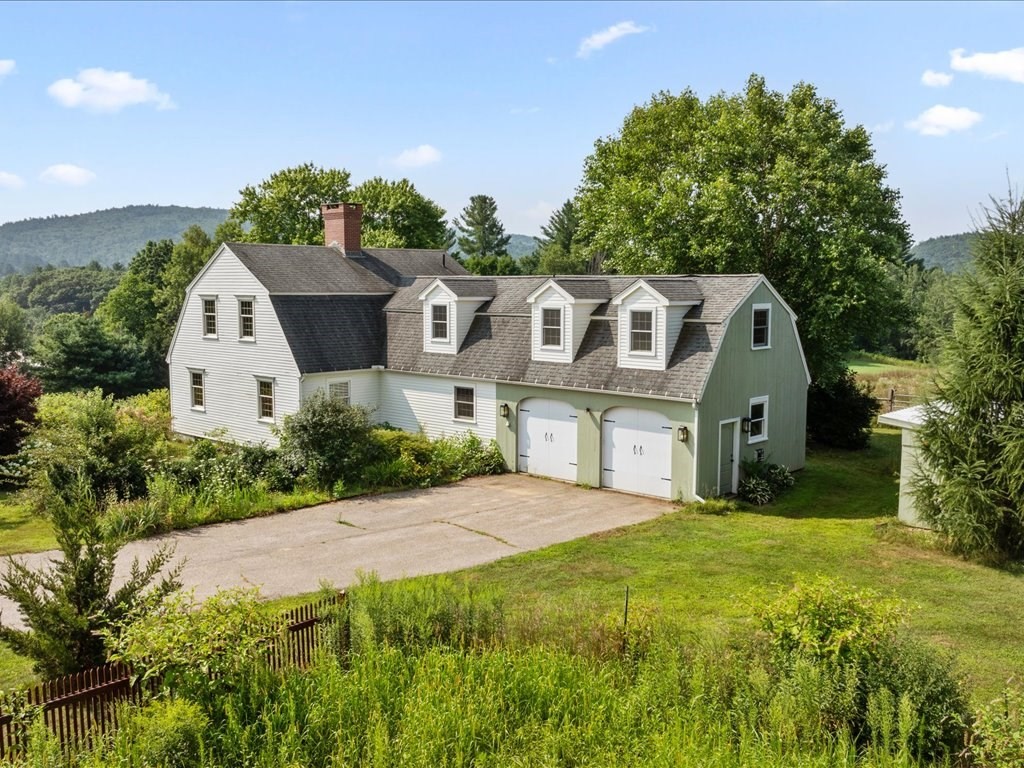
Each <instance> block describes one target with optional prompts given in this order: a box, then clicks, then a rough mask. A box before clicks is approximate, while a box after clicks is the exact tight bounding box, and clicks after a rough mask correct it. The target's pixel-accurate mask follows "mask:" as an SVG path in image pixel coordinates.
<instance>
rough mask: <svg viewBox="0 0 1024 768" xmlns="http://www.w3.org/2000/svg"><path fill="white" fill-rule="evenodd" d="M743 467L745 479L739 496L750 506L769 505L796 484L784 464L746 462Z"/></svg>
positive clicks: (742, 481) (741, 484)
mask: <svg viewBox="0 0 1024 768" xmlns="http://www.w3.org/2000/svg"><path fill="white" fill-rule="evenodd" d="M741 466H742V467H743V479H742V480H740V483H739V487H738V489H737V495H738V496H739V497H740V498H741V499H742V500H743V501H746V502H748V503H750V504H755V505H757V506H762V505H764V504H768V503H770V502H772V501H774V500H775V499H776V497H778V495H779V494H780V493H782V492H783V491H785V490H788V489H789V488H792V487H793V485H794V484H795V483H796V478H794V477H793V473H792V472H790V471H789V468H788V467H785V466H783V465H782V464H772V463H771V462H770V461H744V462H742V465H741Z"/></svg>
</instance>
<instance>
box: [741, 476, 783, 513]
mask: <svg viewBox="0 0 1024 768" xmlns="http://www.w3.org/2000/svg"><path fill="white" fill-rule="evenodd" d="M736 494H737V495H738V496H739V497H740V498H741V499H742V500H743V501H745V502H747V503H749V504H755V505H757V506H759V507H760V506H764V505H765V504H769V503H771V502H772V501H774V500H775V494H774V493H773V492H772V486H771V483H769V482H768V481H767V480H765V479H764V478H761V477H745V478H743V479H742V480H740V482H739V485H738V486H737V489H736Z"/></svg>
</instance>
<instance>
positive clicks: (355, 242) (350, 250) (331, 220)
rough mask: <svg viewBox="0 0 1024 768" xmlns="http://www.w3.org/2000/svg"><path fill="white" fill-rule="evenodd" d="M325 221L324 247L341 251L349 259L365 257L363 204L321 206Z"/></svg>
mask: <svg viewBox="0 0 1024 768" xmlns="http://www.w3.org/2000/svg"><path fill="white" fill-rule="evenodd" d="M320 213H321V215H322V216H323V219H324V245H332V246H335V247H338V248H340V249H341V252H342V253H343V254H345V255H346V256H348V257H349V258H358V257H360V256H362V255H363V245H362V236H363V206H362V203H327V204H326V205H322V206H320Z"/></svg>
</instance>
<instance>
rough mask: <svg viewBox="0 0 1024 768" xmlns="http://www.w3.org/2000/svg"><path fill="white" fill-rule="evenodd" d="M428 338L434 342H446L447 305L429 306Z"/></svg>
mask: <svg viewBox="0 0 1024 768" xmlns="http://www.w3.org/2000/svg"><path fill="white" fill-rule="evenodd" d="M430 338H431V339H432V340H434V341H448V305H447V304H431V305H430Z"/></svg>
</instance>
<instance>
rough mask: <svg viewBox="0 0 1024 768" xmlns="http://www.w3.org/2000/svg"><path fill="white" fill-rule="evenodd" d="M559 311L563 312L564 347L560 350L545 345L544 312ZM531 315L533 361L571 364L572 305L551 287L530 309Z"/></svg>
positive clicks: (559, 348)
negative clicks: (549, 310) (546, 310)
mask: <svg viewBox="0 0 1024 768" xmlns="http://www.w3.org/2000/svg"><path fill="white" fill-rule="evenodd" d="M545 309H558V310H561V312H562V345H561V346H560V347H558V348H555V347H545V346H543V345H544V310H545ZM530 313H531V333H530V336H531V337H532V340H531V344H532V345H533V359H534V360H543V361H545V362H549V363H571V362H572V354H573V349H574V347H573V346H571V343H572V342H571V340H572V338H573V336H572V321H573V316H572V305H571V304H569V302H567V301H566V300H565V297H564V296H563V295H562V294H561V293H559V292H558V291H556V290H555V289H554V288H553V287H549V288H548V289H547V290H545V291H544V292H543V293H541V294H540V296H538V297H537V298H536V299H535V300H534V302H533V306H532V307H531V309H530Z"/></svg>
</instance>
